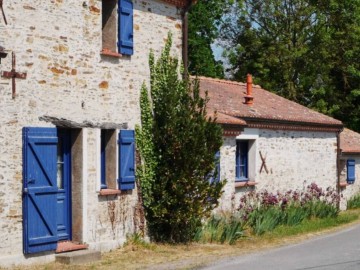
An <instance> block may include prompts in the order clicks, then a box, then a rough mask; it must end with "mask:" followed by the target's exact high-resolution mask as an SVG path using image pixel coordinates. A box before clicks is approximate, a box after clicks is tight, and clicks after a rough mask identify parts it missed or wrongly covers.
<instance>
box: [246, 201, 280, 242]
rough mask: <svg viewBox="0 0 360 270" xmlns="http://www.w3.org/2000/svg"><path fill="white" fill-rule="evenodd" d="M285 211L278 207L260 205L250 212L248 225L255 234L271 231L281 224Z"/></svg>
mask: <svg viewBox="0 0 360 270" xmlns="http://www.w3.org/2000/svg"><path fill="white" fill-rule="evenodd" d="M284 216H285V213H284V212H283V211H282V210H281V208H279V207H269V208H265V207H260V208H259V209H256V210H255V211H253V212H252V213H251V214H250V218H249V226H250V227H251V228H252V229H253V232H254V233H255V234H256V235H262V234H264V233H265V232H268V231H272V230H274V229H275V227H276V226H278V225H279V224H282V221H283V220H284Z"/></svg>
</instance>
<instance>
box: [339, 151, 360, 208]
mask: <svg viewBox="0 0 360 270" xmlns="http://www.w3.org/2000/svg"><path fill="white" fill-rule="evenodd" d="M348 159H353V160H355V182H354V183H353V184H349V185H347V186H343V187H341V189H340V190H341V195H342V197H343V198H342V200H341V204H340V209H341V210H345V209H346V206H347V200H349V199H350V198H351V197H352V196H354V195H356V194H359V193H360V156H359V155H342V156H341V158H340V182H341V183H346V178H347V169H346V161H347V160H348Z"/></svg>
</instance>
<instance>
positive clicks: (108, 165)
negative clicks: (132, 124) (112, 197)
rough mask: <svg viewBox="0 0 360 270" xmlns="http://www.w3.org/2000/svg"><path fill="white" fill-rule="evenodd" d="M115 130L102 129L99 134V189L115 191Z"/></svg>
mask: <svg viewBox="0 0 360 270" xmlns="http://www.w3.org/2000/svg"><path fill="white" fill-rule="evenodd" d="M116 148H117V147H116V130H114V129H102V130H101V134H100V149H101V151H100V179H101V189H116V168H117V165H116V163H117V162H116Z"/></svg>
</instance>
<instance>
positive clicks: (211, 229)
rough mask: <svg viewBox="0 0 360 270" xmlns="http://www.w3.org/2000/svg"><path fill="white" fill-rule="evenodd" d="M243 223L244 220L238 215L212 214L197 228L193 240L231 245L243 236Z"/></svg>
mask: <svg viewBox="0 0 360 270" xmlns="http://www.w3.org/2000/svg"><path fill="white" fill-rule="evenodd" d="M244 225H245V223H244V221H243V220H242V219H241V218H239V217H234V216H229V215H214V216H211V218H209V219H208V220H207V221H206V222H204V225H203V226H202V227H201V228H198V230H197V232H196V234H195V237H194V240H195V241H197V242H201V243H221V244H224V243H227V244H230V245H233V244H235V243H236V241H237V240H238V239H240V238H241V237H243V236H244Z"/></svg>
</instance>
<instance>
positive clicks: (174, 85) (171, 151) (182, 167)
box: [136, 34, 224, 242]
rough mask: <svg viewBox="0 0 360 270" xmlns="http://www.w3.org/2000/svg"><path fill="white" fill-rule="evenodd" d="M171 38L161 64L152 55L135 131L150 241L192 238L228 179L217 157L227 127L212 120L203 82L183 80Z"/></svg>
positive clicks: (215, 203) (187, 239)
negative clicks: (219, 174) (172, 52)
mask: <svg viewBox="0 0 360 270" xmlns="http://www.w3.org/2000/svg"><path fill="white" fill-rule="evenodd" d="M170 49H171V35H170V34H169V36H168V41H167V43H166V46H165V49H164V50H163V52H162V54H161V56H160V58H159V60H157V61H155V60H154V55H153V53H151V54H150V60H149V62H150V90H149V91H148V90H147V87H146V86H145V85H144V86H143V87H142V89H141V97H140V109H141V124H142V126H141V128H140V127H137V128H136V141H137V147H138V149H139V152H140V156H141V160H142V166H139V168H138V170H137V176H138V179H139V183H140V187H141V192H142V195H143V204H144V209H145V213H146V218H147V221H148V227H149V233H150V237H151V238H152V239H153V240H155V241H167V242H187V241H190V240H192V238H193V237H194V234H195V232H196V229H197V228H198V227H199V226H201V220H202V219H203V218H204V217H206V216H209V215H210V213H211V211H212V210H213V209H214V208H215V207H216V206H217V204H218V199H219V197H220V196H221V193H222V191H221V189H222V187H223V185H224V181H222V182H217V181H210V179H211V178H212V177H214V179H215V178H216V173H217V172H216V170H215V160H214V156H215V153H216V152H217V151H218V150H219V149H220V146H221V144H222V129H221V127H220V126H219V125H218V124H216V118H215V119H214V118H209V117H208V116H207V111H206V106H207V103H208V98H207V96H206V95H205V97H201V96H200V90H199V82H198V81H197V80H195V81H194V82H193V84H191V83H190V82H189V81H187V80H183V79H181V78H180V77H179V70H180V67H179V61H178V60H177V59H175V58H173V57H171V56H170Z"/></svg>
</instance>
